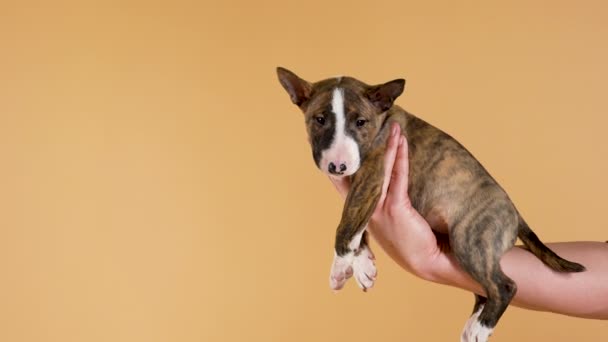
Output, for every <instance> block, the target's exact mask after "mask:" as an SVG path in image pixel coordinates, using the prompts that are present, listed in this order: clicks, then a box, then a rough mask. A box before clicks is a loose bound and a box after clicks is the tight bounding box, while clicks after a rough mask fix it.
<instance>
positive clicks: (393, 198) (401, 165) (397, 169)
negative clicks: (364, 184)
mask: <svg viewBox="0 0 608 342" xmlns="http://www.w3.org/2000/svg"><path fill="white" fill-rule="evenodd" d="M409 166H410V165H409V151H408V146H407V139H406V138H405V136H401V137H400V138H399V146H398V147H397V155H396V156H395V164H394V165H393V172H392V173H391V181H390V183H389V188H388V192H387V194H386V197H387V201H388V202H393V203H409V197H408V194H407V191H408V177H409Z"/></svg>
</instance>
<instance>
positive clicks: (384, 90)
mask: <svg viewBox="0 0 608 342" xmlns="http://www.w3.org/2000/svg"><path fill="white" fill-rule="evenodd" d="M404 87H405V80H404V79H402V78H400V79H396V80H392V81H390V82H386V83H384V84H380V85H377V86H373V87H371V88H370V89H369V90H368V91H367V92H366V93H365V96H367V98H368V99H369V100H370V101H371V102H372V103H373V104H374V106H376V107H377V108H378V109H379V110H380V111H381V112H385V111H387V110H389V108H391V107H392V106H393V102H395V99H397V97H399V95H401V93H403V88H404Z"/></svg>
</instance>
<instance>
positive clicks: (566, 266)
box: [518, 218, 585, 272]
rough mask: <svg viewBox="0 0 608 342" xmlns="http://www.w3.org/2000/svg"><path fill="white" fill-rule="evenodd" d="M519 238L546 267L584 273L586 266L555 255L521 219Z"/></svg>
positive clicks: (560, 270)
mask: <svg viewBox="0 0 608 342" xmlns="http://www.w3.org/2000/svg"><path fill="white" fill-rule="evenodd" d="M518 237H519V238H520V240H521V241H522V242H523V243H524V245H526V247H528V250H529V251H530V252H532V254H534V255H536V257H537V258H539V259H540V260H541V261H542V262H543V263H545V265H547V266H549V267H551V269H553V270H555V271H557V272H583V271H585V266H583V265H581V264H577V263H576V262H572V261H568V260H566V259H564V258H562V257H560V256H559V255H557V254H555V252H553V251H552V250H550V249H549V247H547V246H545V244H544V243H542V241H540V239H539V238H538V236H536V234H534V232H533V231H532V229H530V227H528V224H527V223H526V222H525V221H524V220H523V219H521V218H520V220H519V232H518Z"/></svg>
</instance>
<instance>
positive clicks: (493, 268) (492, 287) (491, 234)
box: [450, 202, 517, 342]
mask: <svg viewBox="0 0 608 342" xmlns="http://www.w3.org/2000/svg"><path fill="white" fill-rule="evenodd" d="M484 207H485V208H483V209H479V210H478V212H477V213H472V214H471V215H467V216H468V217H465V218H464V219H463V220H462V221H461V223H460V224H459V225H457V226H455V227H453V229H452V230H451V231H450V239H451V241H452V249H453V251H454V255H455V256H456V258H457V260H458V261H459V263H460V265H461V266H462V267H463V269H464V270H465V271H467V273H469V274H470V275H471V276H472V277H473V279H475V280H476V281H477V282H478V283H479V284H480V285H481V286H482V287H483V289H484V291H485V297H482V296H479V295H477V296H476V297H475V299H476V300H475V306H474V311H473V314H472V316H471V317H470V318H469V320H468V321H467V323H466V325H465V327H464V331H463V333H462V336H461V341H462V342H486V341H487V340H488V338H489V337H490V335H491V334H492V332H493V331H494V327H495V326H496V324H497V323H498V320H499V319H500V317H501V316H502V314H503V313H504V312H505V310H506V309H507V307H508V306H509V303H510V302H511V299H513V296H514V295H515V292H516V291H517V286H516V284H515V282H514V281H513V280H511V279H510V278H509V277H507V276H506V275H505V274H504V273H503V272H502V269H501V268H500V258H501V257H502V255H503V254H504V252H505V251H507V250H508V249H509V248H511V247H512V246H513V244H514V243H515V240H516V238H517V219H516V218H517V215H516V214H513V213H512V211H511V210H510V208H511V206H508V205H504V204H500V203H496V202H494V203H492V204H489V205H487V206H484ZM465 225H466V226H465Z"/></svg>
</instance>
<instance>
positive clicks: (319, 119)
mask: <svg viewBox="0 0 608 342" xmlns="http://www.w3.org/2000/svg"><path fill="white" fill-rule="evenodd" d="M315 120H316V121H317V123H318V124H319V125H321V126H323V125H325V118H324V117H322V116H316V117H315Z"/></svg>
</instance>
